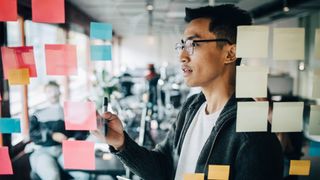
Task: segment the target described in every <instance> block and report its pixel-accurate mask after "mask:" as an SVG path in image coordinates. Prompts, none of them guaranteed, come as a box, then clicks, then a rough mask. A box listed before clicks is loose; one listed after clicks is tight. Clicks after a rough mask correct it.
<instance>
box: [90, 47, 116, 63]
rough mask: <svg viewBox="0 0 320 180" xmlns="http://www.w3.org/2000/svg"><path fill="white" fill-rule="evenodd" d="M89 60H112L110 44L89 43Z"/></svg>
mask: <svg viewBox="0 0 320 180" xmlns="http://www.w3.org/2000/svg"><path fill="white" fill-rule="evenodd" d="M90 51H91V52H90V54H91V60H94V61H99V60H102V61H105V60H106V61H108V60H112V57H111V46H110V45H91V46H90Z"/></svg>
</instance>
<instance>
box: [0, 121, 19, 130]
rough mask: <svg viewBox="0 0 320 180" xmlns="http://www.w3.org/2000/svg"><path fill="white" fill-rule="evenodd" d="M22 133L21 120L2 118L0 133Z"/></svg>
mask: <svg viewBox="0 0 320 180" xmlns="http://www.w3.org/2000/svg"><path fill="white" fill-rule="evenodd" d="M19 132H21V127H20V119H16V118H0V133H19Z"/></svg>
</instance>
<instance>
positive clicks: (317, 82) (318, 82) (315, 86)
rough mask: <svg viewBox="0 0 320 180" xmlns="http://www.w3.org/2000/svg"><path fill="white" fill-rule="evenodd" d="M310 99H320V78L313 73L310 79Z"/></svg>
mask: <svg viewBox="0 0 320 180" xmlns="http://www.w3.org/2000/svg"><path fill="white" fill-rule="evenodd" d="M311 97H312V98H316V99H318V98H320V76H319V75H317V74H316V73H314V76H313V79H312V95H311Z"/></svg>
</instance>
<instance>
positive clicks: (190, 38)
mask: <svg viewBox="0 0 320 180" xmlns="http://www.w3.org/2000/svg"><path fill="white" fill-rule="evenodd" d="M194 38H200V36H199V35H198V34H195V35H193V36H189V37H187V38H186V40H192V39H194Z"/></svg>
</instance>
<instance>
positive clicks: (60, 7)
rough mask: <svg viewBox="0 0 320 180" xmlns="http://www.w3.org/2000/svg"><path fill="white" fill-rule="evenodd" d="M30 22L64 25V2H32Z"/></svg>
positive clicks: (37, 0) (43, 0)
mask: <svg viewBox="0 0 320 180" xmlns="http://www.w3.org/2000/svg"><path fill="white" fill-rule="evenodd" d="M31 5H32V21H34V22H42V23H64V22H65V7H64V0H54V1H53V0H32V3H31Z"/></svg>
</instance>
